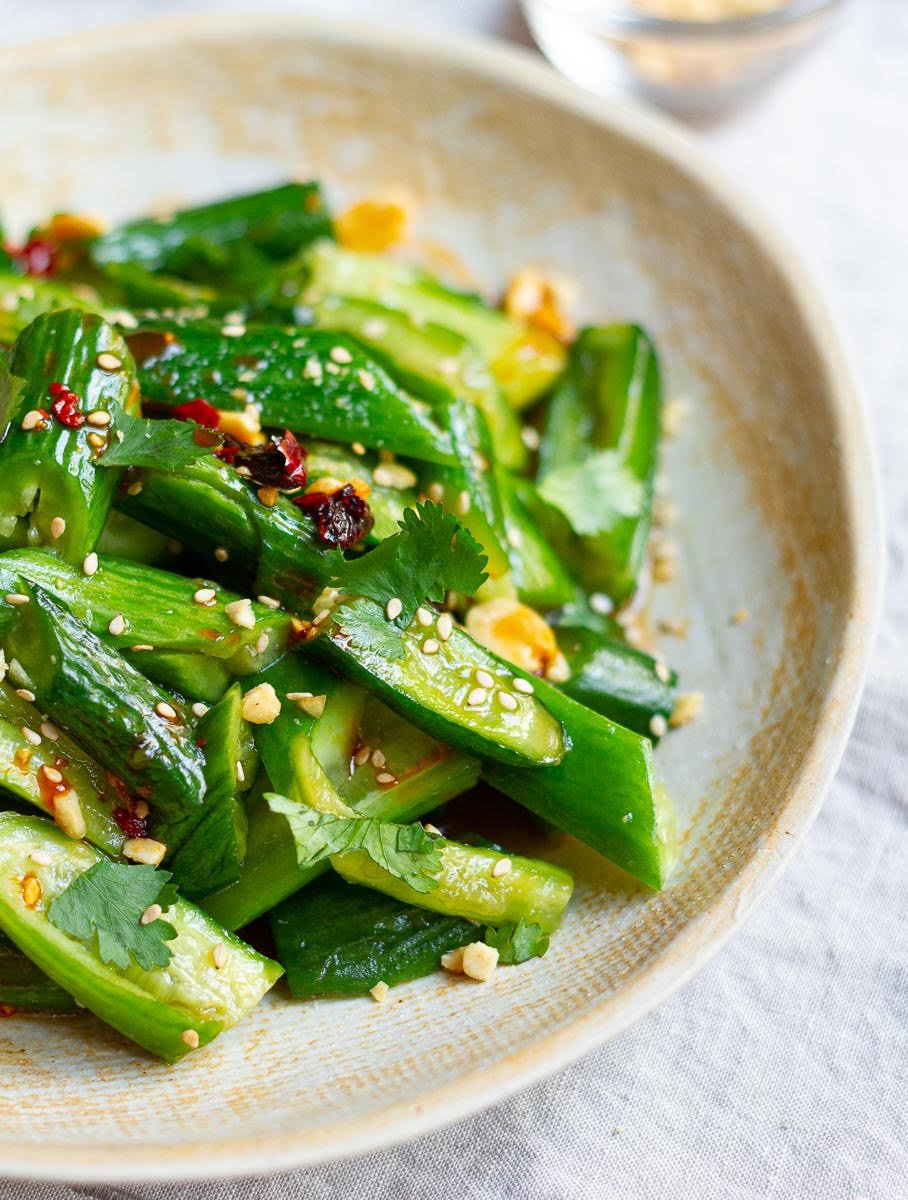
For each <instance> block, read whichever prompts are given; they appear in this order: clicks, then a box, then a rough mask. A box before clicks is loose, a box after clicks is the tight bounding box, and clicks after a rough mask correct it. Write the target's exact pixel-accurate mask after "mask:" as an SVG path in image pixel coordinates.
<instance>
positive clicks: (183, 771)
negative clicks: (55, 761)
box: [4, 585, 205, 853]
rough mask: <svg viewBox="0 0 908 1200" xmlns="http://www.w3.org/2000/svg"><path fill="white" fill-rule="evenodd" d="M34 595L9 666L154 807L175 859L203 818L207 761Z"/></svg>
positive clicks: (149, 697) (8, 640)
mask: <svg viewBox="0 0 908 1200" xmlns="http://www.w3.org/2000/svg"><path fill="white" fill-rule="evenodd" d="M25 594H29V593H25ZM30 595H31V600H30V602H29V603H27V604H22V605H19V606H18V607H17V608H16V620H15V622H14V623H13V625H12V626H11V627H10V629H9V630H8V631H7V633H6V637H5V639H4V647H5V650H6V656H7V660H8V661H11V660H12V659H15V660H16V661H17V662H18V663H19V664H21V668H22V671H23V674H24V676H25V682H26V684H27V686H28V687H29V688H30V689H31V690H32V691H33V692H34V693H35V694H36V696H37V703H38V705H39V706H40V707H41V709H42V710H43V711H46V712H48V713H49V714H50V716H51V717H52V718H53V720H54V721H55V722H56V723H57V724H58V725H61V726H62V727H63V728H64V729H66V730H67V731H68V732H69V733H70V734H71V735H72V736H73V738H75V739H76V740H77V741H78V742H79V744H80V745H82V746H84V747H85V748H86V750H88V751H89V753H91V754H92V755H94V756H95V758H97V759H98V761H99V762H103V763H104V764H105V766H106V767H108V768H109V769H110V770H111V771H113V772H115V774H116V775H118V776H119V777H120V778H121V779H122V780H123V782H124V783H125V784H126V785H127V787H128V788H130V789H131V790H132V791H134V792H136V793H137V794H138V795H139V796H141V797H143V798H144V799H147V801H148V803H149V804H150V805H151V811H152V824H153V829H154V834H155V836H160V840H162V841H164V842H165V843H166V844H167V846H168V849H169V851H170V852H171V853H173V852H174V851H175V850H176V848H177V846H178V845H179V843H180V842H181V841H182V840H183V839H184V838H186V837H188V836H189V834H190V833H191V831H192V829H193V827H194V826H195V824H196V822H197V821H199V820H200V819H202V817H203V815H204V797H205V777H204V759H203V757H202V752H201V750H200V749H199V747H198V746H197V745H196V742H195V735H194V732H193V730H192V728H191V726H190V724H189V722H188V721H187V719H186V718H185V716H182V715H181V714H180V713H179V711H178V709H177V708H175V707H174V706H173V704H172V700H173V697H172V696H170V695H169V694H168V693H165V692H162V691H161V690H160V689H159V688H157V687H156V686H155V685H154V684H152V683H150V682H149V680H147V679H146V678H145V676H144V675H142V674H140V673H139V672H138V671H137V670H136V669H135V667H133V666H131V665H130V664H129V663H128V662H127V661H126V659H125V658H123V657H122V656H121V655H119V654H118V653H117V652H116V650H114V649H113V648H112V647H110V646H108V645H106V643H104V642H103V641H101V639H100V638H99V637H97V636H96V635H95V634H93V633H92V632H91V630H90V629H88V627H87V626H85V625H82V624H81V623H80V622H79V621H77V620H76V619H75V617H73V616H72V614H71V613H70V612H69V610H68V609H67V608H65V607H64V606H63V605H62V604H60V603H59V602H58V601H57V600H55V599H54V598H53V597H52V596H51V595H50V594H49V593H48V592H46V591H44V590H43V588H40V587H38V586H37V585H35V586H32V587H31V589H30ZM162 706H166V707H165V708H164V709H163V711H164V712H165V713H166V712H167V711H173V712H174V713H175V716H174V717H173V718H171V719H169V718H168V717H167V716H162V715H161V713H160V711H159V710H160V709H161V707H162Z"/></svg>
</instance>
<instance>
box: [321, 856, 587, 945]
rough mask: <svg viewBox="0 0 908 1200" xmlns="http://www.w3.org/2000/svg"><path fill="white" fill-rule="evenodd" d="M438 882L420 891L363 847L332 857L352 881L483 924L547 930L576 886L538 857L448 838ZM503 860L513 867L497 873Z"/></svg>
mask: <svg viewBox="0 0 908 1200" xmlns="http://www.w3.org/2000/svg"><path fill="white" fill-rule="evenodd" d="M440 853H441V870H440V871H439V872H438V873H437V874H436V875H435V879H436V880H437V881H438V886H437V887H436V888H434V889H433V890H432V891H430V892H418V891H416V890H415V888H412V887H410V885H409V884H408V883H405V882H404V880H402V879H398V878H397V876H395V875H392V874H391V873H390V872H389V871H386V870H385V869H384V867H380V866H379V865H378V863H376V862H375V861H374V860H373V859H371V858H370V857H369V855H368V854H366V852H365V851H364V850H348V851H345V852H344V853H343V854H334V855H332V856H331V866H332V867H333V868H334V870H335V871H337V873H338V875H340V876H341V878H342V879H346V880H347V882H348V883H358V884H363V885H364V886H366V887H370V888H374V889H375V890H376V891H378V892H382V893H383V894H384V895H386V896H392V897H393V898H394V899H396V900H400V901H402V902H403V903H405V904H412V905H415V906H417V907H418V908H427V909H429V910H430V911H431V912H437V913H443V914H445V915H446V916H455V917H463V918H465V919H466V920H469V921H476V922H478V923H480V924H483V925H485V924H489V925H504V924H505V923H509V922H512V921H513V922H517V921H519V920H520V919H521V918H523V919H524V920H525V921H527V922H532V923H535V924H537V925H539V926H540V928H541V929H542V931H543V933H549V932H551V931H552V930H553V929H555V928H556V926H557V925H558V924H559V922H560V921H561V917H562V915H563V914H564V910H565V909H566V908H567V906H568V902H569V901H570V899H571V893H572V892H573V890H574V880H573V878H572V876H571V874H570V872H569V871H565V870H564V868H562V867H556V866H554V865H553V864H552V863H547V862H542V861H541V860H540V859H535V858H523V857H521V856H520V855H516V854H514V855H504V854H501V853H499V852H498V851H497V850H491V849H488V848H486V847H484V846H464V845H461V844H460V843H458V842H448V841H445V842H444V845H443V848H442V849H441V851H440ZM504 861H507V862H509V863H510V864H511V865H510V869H509V870H508V871H507V872H506V873H504V874H500V875H494V874H493V871H494V870H495V868H496V867H497V866H499V865H500V864H502V863H503V862H504Z"/></svg>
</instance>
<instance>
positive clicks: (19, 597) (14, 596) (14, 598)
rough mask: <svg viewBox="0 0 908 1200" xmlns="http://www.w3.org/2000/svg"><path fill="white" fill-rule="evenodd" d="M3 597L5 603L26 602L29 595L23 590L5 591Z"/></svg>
mask: <svg viewBox="0 0 908 1200" xmlns="http://www.w3.org/2000/svg"><path fill="white" fill-rule="evenodd" d="M3 599H4V600H5V601H6V603H7V604H28V602H29V599H30V597H29V596H26V595H25V594H24V593H23V592H7V593H6V595H5V596H4V597H3Z"/></svg>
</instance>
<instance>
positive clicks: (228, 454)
mask: <svg viewBox="0 0 908 1200" xmlns="http://www.w3.org/2000/svg"><path fill="white" fill-rule="evenodd" d="M242 449H243V446H242V443H240V442H238V441H236V440H235V439H234V438H232V437H226V438H225V439H224V444H223V446H218V448H217V450H215V452H214V455H215V458H219V459H220V460H221V462H225V463H229V464H230V466H233V464H234V462H235V460H236V456H237V455H238V454H239V452H240V451H241V450H242Z"/></svg>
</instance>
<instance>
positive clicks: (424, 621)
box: [416, 606, 433, 629]
mask: <svg viewBox="0 0 908 1200" xmlns="http://www.w3.org/2000/svg"><path fill="white" fill-rule="evenodd" d="M416 619H417V621H419V623H420V625H422V627H423V629H428V627H429V626H430V625H431V624H432V620H433V617H432V613H430V612H429V610H428V609H427V608H423V607H422V606H420V607H419V608H418V609H417V610H416Z"/></svg>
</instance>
